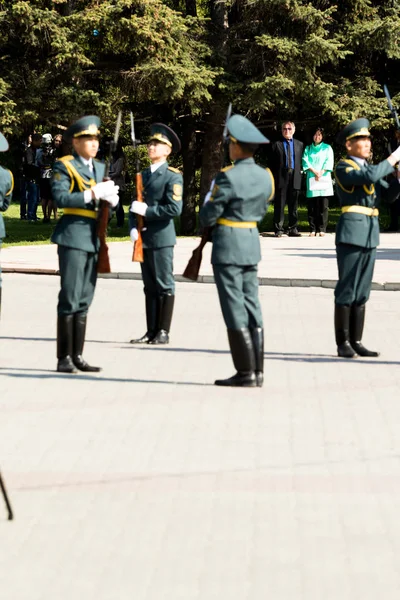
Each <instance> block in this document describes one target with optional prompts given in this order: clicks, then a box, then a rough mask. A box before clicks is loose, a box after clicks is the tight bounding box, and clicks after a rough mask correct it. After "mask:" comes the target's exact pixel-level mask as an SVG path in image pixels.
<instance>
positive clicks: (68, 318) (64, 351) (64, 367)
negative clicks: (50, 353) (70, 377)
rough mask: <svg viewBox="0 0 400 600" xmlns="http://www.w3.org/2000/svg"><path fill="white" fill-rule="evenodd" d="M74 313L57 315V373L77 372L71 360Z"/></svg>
mask: <svg viewBox="0 0 400 600" xmlns="http://www.w3.org/2000/svg"><path fill="white" fill-rule="evenodd" d="M73 326H74V315H58V319H57V358H58V362H57V371H58V372H59V373H77V370H76V368H75V365H74V363H73V362H72V358H71V355H72V340H73V331H74V330H73Z"/></svg>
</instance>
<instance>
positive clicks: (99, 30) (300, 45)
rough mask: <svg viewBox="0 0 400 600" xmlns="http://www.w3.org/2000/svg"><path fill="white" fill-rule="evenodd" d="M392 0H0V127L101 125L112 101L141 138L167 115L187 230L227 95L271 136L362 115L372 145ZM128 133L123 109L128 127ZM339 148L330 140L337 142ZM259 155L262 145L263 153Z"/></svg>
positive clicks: (380, 117)
mask: <svg viewBox="0 0 400 600" xmlns="http://www.w3.org/2000/svg"><path fill="white" fill-rule="evenodd" d="M399 8H400V6H399V2H398V1H397V0H387V1H386V2H381V1H379V0H351V1H350V0H340V2H339V1H337V2H330V1H328V0H308V1H307V0H30V1H25V0H0V50H1V51H0V128H1V130H2V131H3V132H4V133H6V134H8V137H9V139H11V141H13V140H14V141H15V142H16V141H17V140H18V141H21V140H22V139H24V138H25V137H26V136H27V134H28V133H30V132H32V131H34V130H37V131H40V132H44V131H52V132H53V133H56V132H57V131H58V127H57V126H58V125H64V126H66V125H68V124H69V123H70V122H71V121H73V120H74V119H76V118H77V117H79V116H81V115H82V114H85V113H86V114H88V113H97V114H99V115H100V116H101V117H102V120H103V130H104V132H105V133H106V134H108V133H110V132H111V131H112V128H113V122H114V119H115V115H116V112H117V110H118V108H119V107H122V108H124V109H125V114H126V116H127V113H128V110H133V112H134V114H135V118H136V123H137V128H138V131H137V134H138V137H139V138H142V139H145V138H146V135H147V131H148V126H149V124H150V123H151V122H152V121H163V122H167V123H169V124H171V125H173V126H174V128H175V129H176V130H177V132H178V133H179V135H180V137H181V138H182V143H183V152H182V154H181V155H179V156H178V157H177V158H176V160H175V165H176V166H179V167H181V168H182V167H183V170H184V176H185V193H184V197H185V208H184V213H183V217H182V223H181V231H182V233H193V231H194V229H195V226H196V219H195V211H196V207H197V205H198V203H199V200H200V199H201V198H202V197H203V196H204V193H205V192H206V191H207V189H208V187H209V185H210V181H211V179H212V178H213V176H214V175H215V172H216V171H218V169H219V167H220V164H221V133H222V126H223V122H224V118H225V113H226V107H227V104H228V102H229V101H231V102H232V103H233V106H234V110H235V111H237V112H241V113H242V114H245V115H246V116H248V117H249V118H251V119H252V120H254V121H255V122H256V123H257V124H258V125H259V127H260V128H261V129H262V130H263V132H264V133H265V134H266V135H267V136H268V137H270V138H271V139H273V138H274V137H276V136H277V135H278V132H279V126H280V122H281V120H282V119H285V118H290V119H293V120H294V121H295V122H296V125H297V132H296V133H297V137H299V138H301V139H303V140H304V141H306V142H308V141H309V139H308V134H309V133H310V132H311V131H312V128H313V127H314V126H315V125H317V124H322V125H323V126H324V127H325V129H326V131H327V134H328V141H333V140H334V135H335V134H336V132H337V130H338V129H339V128H340V127H341V126H342V125H343V124H344V123H346V122H347V121H349V120H351V119H353V118H356V117H359V116H366V117H368V118H369V119H370V120H371V122H372V126H373V128H374V132H375V137H376V139H377V141H376V153H377V155H378V156H379V154H380V153H382V152H383V145H384V136H385V135H386V136H388V135H389V130H390V127H391V119H390V115H389V114H388V111H387V106H386V100H385V98H384V96H383V93H382V84H383V83H388V85H389V88H390V90H391V92H392V95H393V96H394V100H395V102H396V99H397V100H398V101H399V102H400V84H399V83H398V69H399V64H400V62H399V58H400V44H399V41H400V40H399V38H400V17H399ZM122 133H123V136H124V138H125V140H126V143H128V141H129V127H128V119H127V118H126V120H125V122H124V127H123V131H122ZM337 150H338V151H339V149H337ZM262 159H263V157H262Z"/></svg>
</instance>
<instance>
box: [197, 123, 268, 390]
mask: <svg viewBox="0 0 400 600" xmlns="http://www.w3.org/2000/svg"><path fill="white" fill-rule="evenodd" d="M227 129H228V133H229V156H230V159H231V160H232V161H233V164H232V165H231V166H229V167H225V168H224V169H222V171H220V173H219V174H218V175H217V177H216V179H215V183H214V186H213V188H212V191H211V196H210V198H209V200H208V201H207V202H206V203H205V204H204V205H203V208H202V209H201V211H200V222H201V224H202V225H203V226H204V227H210V226H211V227H212V226H214V229H213V232H212V242H213V249H212V255H211V262H212V265H213V271H214V277H215V282H216V284H217V290H218V295H219V300H220V304H221V309H222V314H223V317H224V321H225V324H226V327H227V330H228V339H229V346H230V350H231V354H232V359H233V364H234V366H235V368H236V370H237V373H236V374H235V375H234V376H233V377H230V378H228V379H218V380H217V381H215V385H221V386H235V387H256V386H258V387H262V385H263V373H264V330H263V320H262V314H261V306H260V302H259V299H258V278H257V264H258V263H259V262H260V260H261V250H260V239H259V232H258V228H257V223H259V222H260V221H261V220H262V218H263V217H264V215H265V213H266V211H267V207H268V201H269V200H271V199H272V198H273V195H274V179H273V177H272V173H271V171H270V170H269V169H263V168H262V167H260V166H258V165H256V163H255V162H254V158H253V155H254V153H255V152H256V150H257V148H258V146H259V144H268V143H269V140H268V139H267V138H266V137H264V136H263V135H262V133H261V132H260V131H259V130H258V129H257V128H256V127H255V126H254V125H253V124H252V123H251V122H250V121H249V120H248V119H246V118H245V117H242V116H240V115H234V116H232V117H231V118H230V119H229V120H228V122H227Z"/></svg>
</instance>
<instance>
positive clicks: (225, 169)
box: [221, 165, 235, 173]
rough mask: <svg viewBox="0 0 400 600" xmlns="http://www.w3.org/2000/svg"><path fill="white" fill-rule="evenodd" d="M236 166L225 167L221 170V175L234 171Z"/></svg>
mask: <svg viewBox="0 0 400 600" xmlns="http://www.w3.org/2000/svg"><path fill="white" fill-rule="evenodd" d="M234 166H235V165H228V166H227V167H224V168H223V169H221V173H225V172H226V171H229V170H230V169H233V167H234Z"/></svg>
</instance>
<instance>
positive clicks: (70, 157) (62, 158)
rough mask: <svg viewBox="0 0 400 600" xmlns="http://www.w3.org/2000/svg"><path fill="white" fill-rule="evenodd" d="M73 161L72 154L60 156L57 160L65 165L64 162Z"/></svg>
mask: <svg viewBox="0 0 400 600" xmlns="http://www.w3.org/2000/svg"><path fill="white" fill-rule="evenodd" d="M73 159H74V157H73V156H72V154H67V156H61V157H60V158H59V159H58V160H61V162H62V163H64V164H65V163H66V162H69V161H70V160H73Z"/></svg>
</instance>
